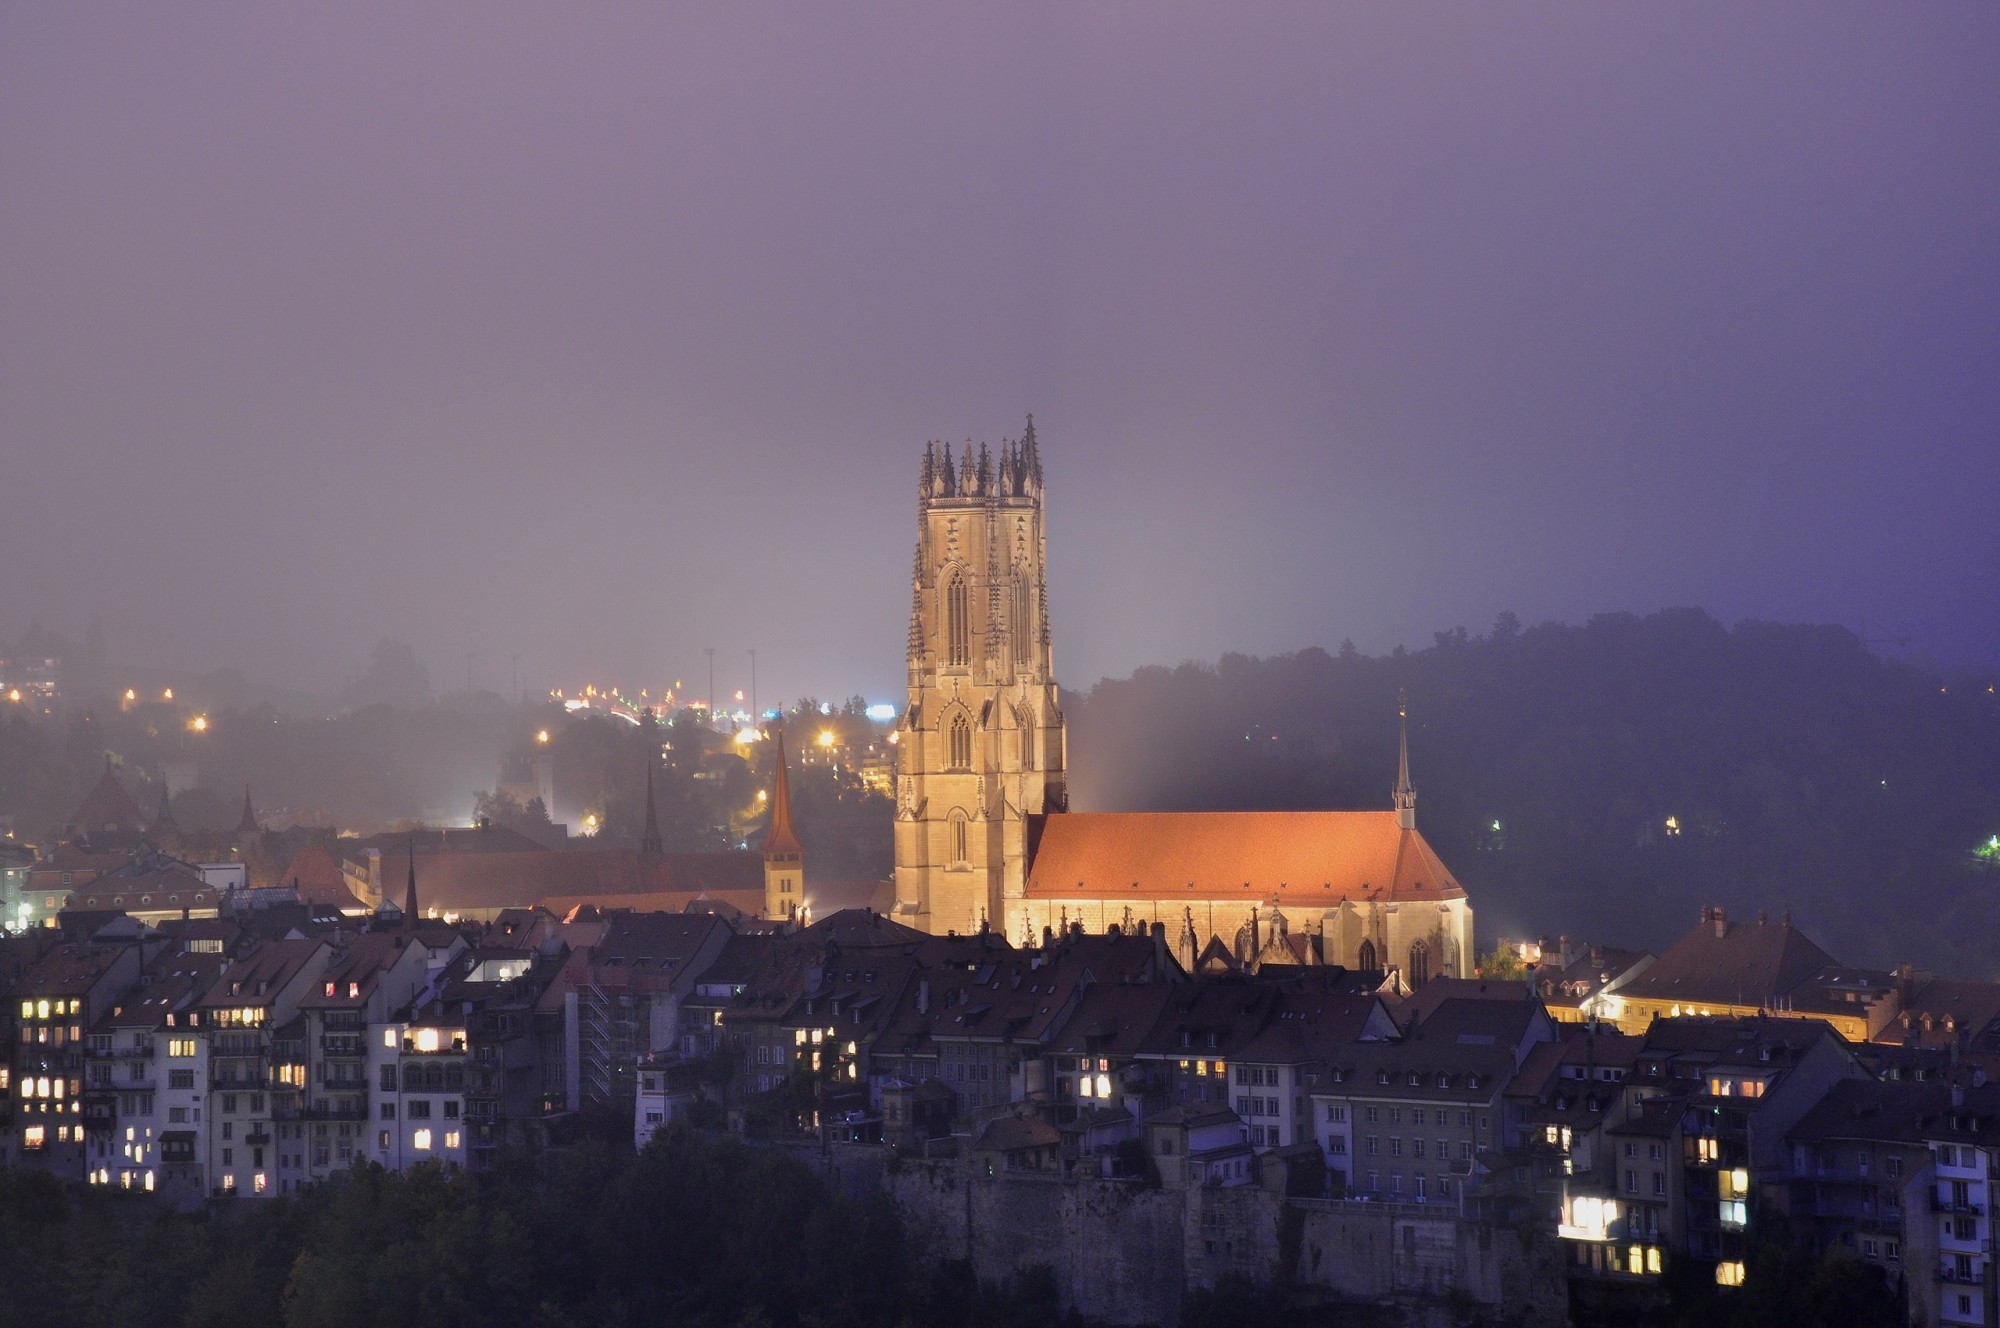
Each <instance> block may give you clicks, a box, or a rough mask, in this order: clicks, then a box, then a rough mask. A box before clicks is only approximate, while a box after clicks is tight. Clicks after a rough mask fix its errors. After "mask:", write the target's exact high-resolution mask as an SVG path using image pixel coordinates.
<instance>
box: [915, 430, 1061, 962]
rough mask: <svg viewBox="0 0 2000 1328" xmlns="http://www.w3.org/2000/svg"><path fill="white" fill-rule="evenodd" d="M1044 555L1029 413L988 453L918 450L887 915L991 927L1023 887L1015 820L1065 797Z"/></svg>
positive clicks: (1024, 837) (1024, 854) (1022, 849)
mask: <svg viewBox="0 0 2000 1328" xmlns="http://www.w3.org/2000/svg"><path fill="white" fill-rule="evenodd" d="M1046 553H1047V547H1046V541H1045V539H1044V534H1043V526H1042V458H1041V451H1040V449H1039V447H1038V446H1037V444H1036V441H1035V421H1034V417H1033V416H1030V417H1029V418H1028V428H1027V432H1026V433H1024V434H1023V435H1022V437H1021V439H1020V441H1019V442H1018V443H1016V442H1012V441H1004V442H1002V443H1001V445H1000V455H999V456H998V458H995V457H994V456H992V455H991V454H990V453H989V452H988V451H987V449H986V446H985V445H984V444H981V445H980V447H979V449H978V451H977V452H975V451H974V450H973V448H972V444H970V443H967V444H966V445H965V450H964V452H963V453H962V454H961V456H960V457H959V458H958V460H957V461H956V462H954V461H953V459H952V455H951V448H950V446H949V444H946V445H944V446H942V447H940V446H937V445H931V446H927V447H926V448H925V449H924V461H923V470H922V473H921V476H920V481H919V484H918V493H917V557H916V570H915V573H914V575H913V577H912V582H911V587H910V641H909V687H910V695H909V705H908V708H907V709H906V710H905V711H904V713H903V720H902V728H901V730H900V731H899V733H898V734H897V754H896V775H897V778H896V794H897V808H896V918H897V920H898V921H901V922H907V923H909V924H910V925H911V926H914V927H920V928H922V929H924V930H925V931H930V932H934V933H943V932H947V931H957V932H971V931H976V930H978V929H979V928H980V927H981V926H982V925H987V926H991V927H993V928H994V929H996V930H997V929H999V928H1001V927H1003V926H1004V925H1005V920H1006V918H1007V917H1008V915H1009V913H1010V911H1018V907H1019V901H1020V899H1021V897H1022V893H1023V890H1024V888H1025V885H1026V871H1025V868H1026V863H1027V858H1028V818H1029V817H1032V816H1039V815H1041V814H1042V813H1044V812H1050V811H1061V810H1063V809H1064V807H1065V806H1066V805H1067V800H1068V795H1067V793H1066V791H1065V785H1064V780H1063V761H1064V756H1065V745H1066V744H1065V741H1064V731H1063V717H1062V708H1061V706H1060V705H1059V704H1058V702H1057V698H1056V681H1055V672H1054V668H1053V665H1052V663H1051V660H1050V654H1049V614H1048V580H1047V577H1046V576H1045V574H1044V570H1043V559H1044V557H1045V555H1046ZM1010 901H1011V902H1010Z"/></svg>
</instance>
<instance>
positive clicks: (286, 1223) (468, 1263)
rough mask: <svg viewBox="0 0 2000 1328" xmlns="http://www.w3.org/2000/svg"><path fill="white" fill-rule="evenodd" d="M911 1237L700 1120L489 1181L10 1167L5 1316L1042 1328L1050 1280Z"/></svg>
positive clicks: (1050, 1304)
mask: <svg viewBox="0 0 2000 1328" xmlns="http://www.w3.org/2000/svg"><path fill="white" fill-rule="evenodd" d="M922 1255H923V1252H922V1251H917V1250H913V1249H911V1248H910V1247H909V1244H908V1242H907V1241H906V1240H905V1238H904V1234H903V1230H902V1227H901V1225H900V1224H899V1222H898V1221H897V1219H896V1216H895V1213H894V1211H893V1210H892V1209H891V1208H890V1206H889V1204H888V1202H887V1200H886V1199H885V1198H882V1197H880V1196H876V1197H871V1198H869V1199H867V1200H852V1199H847V1198H844V1197H842V1196H841V1195H839V1194H837V1193H835V1192H834V1191H832V1190H831V1189H830V1188H829V1187H828V1186H826V1185H825V1184H823V1183H822V1182H821V1181H820V1179H819V1178H818V1177H817V1176H816V1175H814V1174H813V1173H812V1172H811V1171H810V1170H809V1169H808V1168H807V1167H805V1166H804V1165H803V1164H802V1163H800V1162H798V1161H796V1160H794V1159H793V1158H791V1157H790V1156H789V1155H787V1154H784V1153H781V1152H779V1151H777V1150H772V1149H759V1148H751V1147H746V1146H744V1145H742V1144H739V1143H735V1142H733V1141H728V1140H719V1139H712V1138H707V1137H703V1136H699V1135H694V1134H691V1133H687V1132H684V1131H676V1132H670V1133H669V1134H667V1135H663V1136H662V1137H661V1138H660V1139H659V1140H658V1141H657V1142H656V1143H655V1144H653V1145H651V1146H649V1147H648V1148H647V1149H646V1150H645V1151H643V1152H641V1153H640V1154H638V1155H637V1156H636V1157H634V1156H633V1155H632V1154H630V1153H629V1152H626V1153H623V1154H620V1153H619V1152H617V1151H615V1150H613V1149H609V1148H595V1147H581V1148H575V1149H565V1150H559V1151H552V1152H548V1153H544V1154H541V1155H539V1156H534V1157H528V1156H522V1157H517V1158H515V1159H513V1160H511V1161H510V1162H509V1163H508V1164H507V1165H506V1166H505V1167H503V1168H500V1169H498V1170H496V1171H494V1172H492V1173H488V1174H485V1175H482V1176H479V1177H476V1178H475V1177H472V1176H468V1175H464V1174H452V1175H447V1174H445V1173H444V1172H442V1171H440V1170H437V1169H435V1168H424V1169H419V1170H416V1171H413V1172H410V1173H408V1174H405V1175H398V1174H394V1173H388V1172H384V1171H382V1170H380V1169H379V1168H371V1167H366V1166H364V1167H361V1168H358V1169H357V1170H355V1171H354V1172H353V1173H351V1174H350V1175H349V1176H347V1177H345V1178H344V1179H342V1180H340V1181H338V1182H336V1183H333V1184H329V1185H326V1186H322V1187H320V1188H318V1189H315V1190H310V1191H308V1192H306V1193H305V1194H304V1195H302V1196H300V1197H297V1198H285V1199H277V1200H271V1201H266V1202H246V1201H237V1202H236V1203H235V1204H234V1205H233V1207H231V1208H229V1209H226V1210H222V1211H220V1212H218V1213H217V1214H216V1215H213V1216H210V1215H197V1216H194V1217H162V1216H157V1215H155V1214H154V1213H153V1211H152V1210H151V1209H150V1208H148V1207H146V1206H145V1204H144V1201H143V1200H135V1199H133V1198H131V1197H129V1196H124V1195H118V1194H108V1193H103V1192H78V1191H75V1190H72V1189H69V1188H67V1187H64V1186H62V1185H61V1184H59V1183H58V1182H56V1181H53V1180H51V1179H50V1178H49V1177H47V1176H46V1175H43V1174H40V1173H34V1172H21V1171H0V1286H4V1287H5V1288H6V1291H5V1302H6V1309H5V1312H4V1314H0V1319H4V1321H5V1322H7V1323H9V1324H12V1325H18V1328H44V1326H46V1328H100V1326H101V1328H238V1326H240V1328H274V1326H276V1325H283V1326H284V1328H368V1326H369V1325H382V1328H403V1326H404V1325H410V1324H424V1325H426V1326H427V1328H450V1326H451V1325H459V1324H463V1325H468V1326H471V1325H481V1326H483V1325H490V1324H516V1325H526V1326H529V1328H532V1326H534V1325H551V1326H553V1325H604V1326H605V1328H627V1326H630V1328H639V1326H640V1325H648V1324H672V1325H676V1326H677V1328H705V1326H707V1325H715V1326H716V1328H736V1326H737V1325H768V1326H769V1328H788V1326H789V1325H795V1324H810V1325H814V1328H881V1326H882V1325H895V1324H910V1325H940V1326H945V1325H949V1326H950V1328H1015V1326H1016V1325H1019V1328H1029V1326H1030V1325H1037V1326H1038V1325H1045V1324H1049V1323H1054V1322H1060V1321H1061V1320H1060V1316H1059V1314H1058V1312H1057V1311H1058V1306H1057V1304H1056V1300H1055V1286H1054V1282H1053V1280H1052V1279H1051V1278H1049V1277H1046V1276H1041V1275H1024V1276H1022V1277H1020V1278H1018V1279H1016V1281H1015V1282H1014V1283H1013V1284H1012V1285H1009V1286H1002V1287H995V1286H988V1287H983V1288H982V1287H981V1286H979V1285H978V1284H977V1283H976V1282H975V1281H974V1280H973V1279H972V1277H971V1276H970V1275H969V1274H968V1272H967V1271H966V1269H965V1268H964V1267H963V1265H954V1264H950V1263H942V1264H935V1265H933V1264H931V1263H929V1262H927V1261H925V1260H924V1259H923V1257H922Z"/></svg>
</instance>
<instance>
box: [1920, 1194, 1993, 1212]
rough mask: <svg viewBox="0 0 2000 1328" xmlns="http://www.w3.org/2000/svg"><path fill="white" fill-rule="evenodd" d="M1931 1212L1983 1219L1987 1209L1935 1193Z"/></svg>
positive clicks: (1932, 1197)
mask: <svg viewBox="0 0 2000 1328" xmlns="http://www.w3.org/2000/svg"><path fill="white" fill-rule="evenodd" d="M1931 1211H1932V1212H1933V1213H1966V1214H1969V1215H1971V1216H1973V1217H1983V1216H1985V1214H1986V1208H1985V1206H1984V1205H1983V1204H1976V1203H1972V1202H1969V1201H1966V1200H1960V1199H1953V1198H1950V1197H1948V1196H1946V1195H1942V1194H1935V1193H1934V1194H1932V1195H1931Z"/></svg>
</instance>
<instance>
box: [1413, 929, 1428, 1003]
mask: <svg viewBox="0 0 2000 1328" xmlns="http://www.w3.org/2000/svg"><path fill="white" fill-rule="evenodd" d="M1430 977H1431V952H1430V947H1429V946H1426V945H1425V944H1424V943H1423V942H1422V941H1418V942H1416V943H1415V944H1413V945H1412V946H1410V990H1411V991H1415V990H1416V989H1417V988H1418V987H1421V986H1423V985H1424V984H1425V983H1426V982H1428V981H1430Z"/></svg>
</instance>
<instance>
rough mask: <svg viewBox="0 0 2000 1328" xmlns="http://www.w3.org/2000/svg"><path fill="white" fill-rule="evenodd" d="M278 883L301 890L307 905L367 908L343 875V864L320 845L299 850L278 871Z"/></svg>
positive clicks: (354, 908)
mask: <svg viewBox="0 0 2000 1328" xmlns="http://www.w3.org/2000/svg"><path fill="white" fill-rule="evenodd" d="M278 883H279V884H280V885H290V886H293V887H294V888H295V889H297V891H298V893H299V902H300V903H303V904H331V905H333V906H334V907H335V908H338V909H342V910H348V909H352V910H355V911H360V910H362V909H364V908H365V907H366V905H364V904H363V903H362V902H361V901H360V900H359V899H356V898H355V897H354V891H352V890H350V889H349V888H348V885H347V878H346V877H345V876H344V875H342V874H341V870H340V864H339V863H337V862H335V861H334V860H333V854H331V853H328V852H327V851H326V850H325V849H323V848H321V847H320V846H319V845H317V844H307V845H306V846H305V847H304V848H302V849H300V850H299V851H298V852H297V853H295V854H294V855H293V856H292V860H291V862H289V863H288V864H286V866H285V869H284V870H283V871H281V872H279V873H278Z"/></svg>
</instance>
